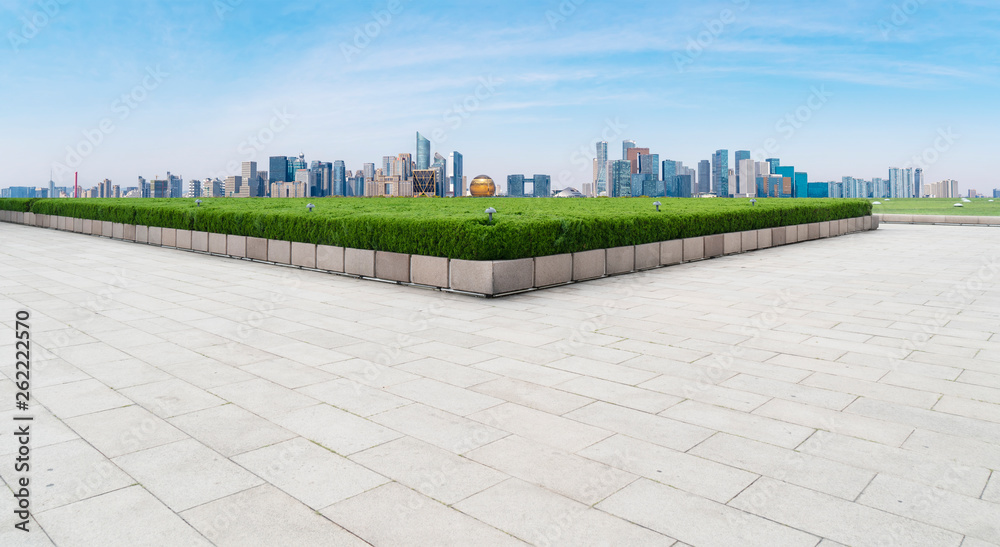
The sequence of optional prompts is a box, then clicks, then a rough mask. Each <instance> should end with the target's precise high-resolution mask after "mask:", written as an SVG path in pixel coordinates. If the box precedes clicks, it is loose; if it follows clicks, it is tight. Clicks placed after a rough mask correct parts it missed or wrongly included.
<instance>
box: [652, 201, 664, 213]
mask: <svg viewBox="0 0 1000 547" xmlns="http://www.w3.org/2000/svg"><path fill="white" fill-rule="evenodd" d="M660 205H663V204H662V203H660V202H659V201H654V202H653V206H654V207H656V212H657V213H659V212H660Z"/></svg>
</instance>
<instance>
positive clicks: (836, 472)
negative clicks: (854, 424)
mask: <svg viewBox="0 0 1000 547" xmlns="http://www.w3.org/2000/svg"><path fill="white" fill-rule="evenodd" d="M806 442H808V441H806ZM688 453H689V454H692V455H695V456H700V457H702V458H707V459H709V460H713V461H717V462H720V463H724V464H726V465H729V466H732V467H735V468H738V469H745V470H747V471H749V472H751V473H757V474H759V475H764V476H767V477H771V478H773V479H778V480H781V481H785V482H787V483H791V484H796V485H798V486H803V487H805V488H809V489H812V490H816V491H818V492H824V493H826V494H830V495H832V496H837V497H838V498H843V499H845V500H848V501H854V499H855V498H857V497H858V494H860V493H861V491H862V490H864V488H865V486H867V485H868V483H869V482H871V480H872V478H873V477H874V476H875V473H874V472H873V471H867V470H863V469H858V468H856V467H851V466H849V465H845V464H843V463H839V462H836V461H833V460H827V459H824V458H821V457H816V456H813V455H810V454H805V453H802V452H796V451H794V450H789V449H787V448H781V447H778V446H774V445H770V444H767V443H762V442H758V441H754V440H750V439H745V438H743V437H737V436H735V435H729V434H726V433H717V434H715V435H713V436H712V437H711V438H710V439H708V440H707V441H705V442H703V443H701V444H699V445H698V446H696V447H694V448H692V449H691V450H690V451H689V452H688ZM650 478H653V477H650ZM679 488H680V487H679ZM682 489H684V488H682ZM684 490H687V489H684ZM689 491H691V490H689ZM716 501H723V503H725V502H726V501H728V499H727V500H716Z"/></svg>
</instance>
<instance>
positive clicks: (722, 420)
mask: <svg viewBox="0 0 1000 547" xmlns="http://www.w3.org/2000/svg"><path fill="white" fill-rule="evenodd" d="M659 415H660V416H665V417H667V418H672V419H674V420H679V421H682V422H686V423H689V424H693V425H698V426H701V427H705V428H709V429H715V430H717V431H724V432H726V433H731V434H733V435H742V436H745V437H749V438H751V439H756V440H758V441H762V442H766V443H771V444H775V445H778V446H783V447H785V448H795V447H796V446H798V445H799V444H801V443H802V441H804V440H806V439H807V438H808V437H809V436H810V435H812V433H813V431H814V430H813V429H812V428H809V427H803V426H800V425H794V424H791V423H788V422H782V421H779V420H772V419H770V418H765V417H763V416H757V415H754V414H747V413H744V412H739V411H736V410H731V409H728V408H722V407H718V406H714V405H707V404H704V403H699V402H696V401H685V402H683V403H680V404H678V405H674V406H672V407H670V408H668V409H667V410H664V411H663V412H661V413H660V414H659Z"/></svg>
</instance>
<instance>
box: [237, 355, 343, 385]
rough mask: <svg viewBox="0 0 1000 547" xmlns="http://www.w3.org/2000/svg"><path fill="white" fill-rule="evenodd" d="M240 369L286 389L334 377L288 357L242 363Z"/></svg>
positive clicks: (334, 377) (325, 380)
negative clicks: (250, 363) (249, 363)
mask: <svg viewBox="0 0 1000 547" xmlns="http://www.w3.org/2000/svg"><path fill="white" fill-rule="evenodd" d="M240 370H242V371H243V372H249V373H250V374H253V375H255V376H259V377H261V378H264V379H265V380H270V381H272V382H274V383H276V384H278V385H280V386H282V387H287V388H288V389H296V388H300V387H304V386H309V385H313V384H318V383H320V382H328V381H330V380H334V379H336V376H335V375H333V374H331V373H329V372H326V371H324V370H320V369H318V368H315V367H311V366H309V365H303V364H302V363H297V362H295V361H291V360H288V359H274V360H270V361H261V362H258V363H254V364H252V365H244V366H242V367H240Z"/></svg>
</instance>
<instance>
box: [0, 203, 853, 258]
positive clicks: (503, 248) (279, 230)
mask: <svg viewBox="0 0 1000 547" xmlns="http://www.w3.org/2000/svg"><path fill="white" fill-rule="evenodd" d="M654 201H657V200H655V199H648V198H635V199H631V198H624V199H557V198H551V199H532V198H525V199H511V198H483V199H475V198H459V199H434V198H426V199H407V198H403V199H384V198H370V199H363V198H315V199H231V198H230V199H224V198H223V199H205V200H203V203H202V204H201V206H200V207H198V206H196V205H195V200H193V199H117V200H116V199H75V200H74V199H51V200H49V199H42V200H0V209H11V210H22V211H23V210H29V209H30V211H31V212H34V213H36V214H45V215H58V216H67V217H74V218H85V219H93V220H104V221H111V222H118V223H124V224H136V225H146V226H160V227H164V228H179V229H186V230H197V231H204V232H215V233H223V234H233V235H244V236H252V237H264V238H269V239H281V240H289V241H299V242H304V243H318V244H324V245H337V246H342V247H352V248H359V249H374V250H380V251H393V252H399V253H407V254H421V255H430V256H444V257H449V258H460V259H467V260H503V259H515V258H529V257H534V256H546V255H552V254H561V253H569V252H579V251H587V250H592V249H602V248H610V247H620V246H626V245H638V244H643V243H653V242H658V241H667V240H671V239H678V238H685V237H696V236H702V235H711V234H718V233H725V232H740V231H745V230H756V229H762V228H773V227H778V226H788V225H793V224H806V223H812V222H822V221H827V220H838V219H842V218H851V217H858V216H864V215H867V214H871V205H870V204H869V203H868V202H867V201H866V200H847V199H760V200H757V204H756V205H755V206H751V204H750V201H749V200H745V199H664V198H660V199H659V201H660V202H661V203H662V206H661V207H660V209H661V210H660V212H657V211H656V210H655V208H654V206H653V202H654ZM307 203H313V204H315V206H316V208H315V210H314V211H313V212H312V213H310V212H308V211H307V209H306V204H307ZM488 207H493V208H495V209H496V210H497V213H496V214H495V215H494V222H493V224H488V222H487V215H486V214H485V213H484V211H485V209H486V208H488Z"/></svg>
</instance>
